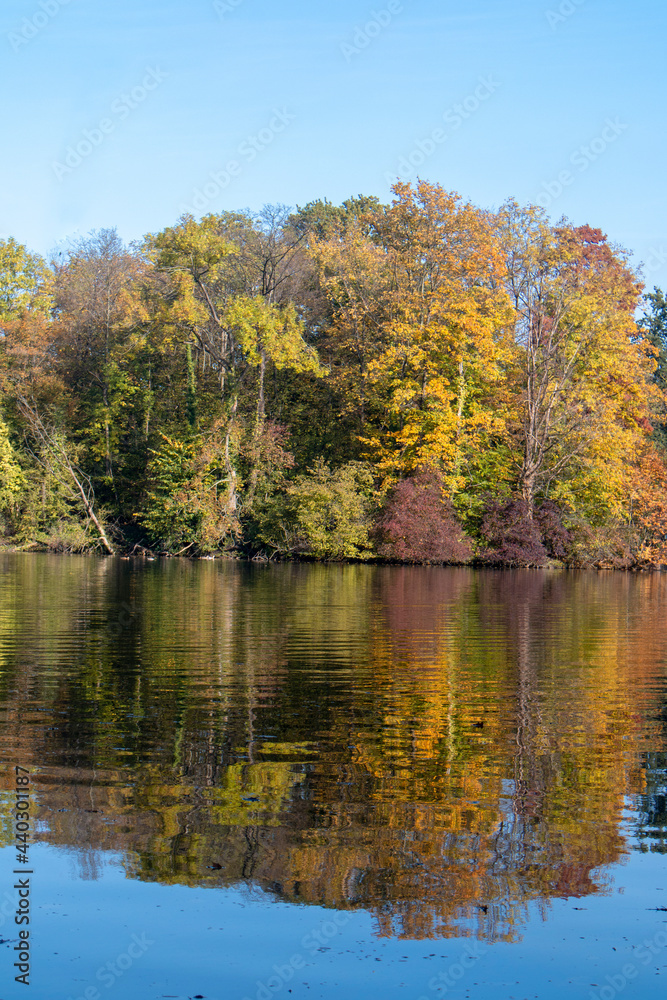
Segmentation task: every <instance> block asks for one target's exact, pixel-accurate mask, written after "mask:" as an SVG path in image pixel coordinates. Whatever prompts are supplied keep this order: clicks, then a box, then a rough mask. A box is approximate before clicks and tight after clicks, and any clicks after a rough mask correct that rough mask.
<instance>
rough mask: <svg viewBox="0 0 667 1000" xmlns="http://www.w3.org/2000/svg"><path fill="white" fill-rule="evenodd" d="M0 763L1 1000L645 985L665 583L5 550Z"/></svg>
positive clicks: (257, 998)
mask: <svg viewBox="0 0 667 1000" xmlns="http://www.w3.org/2000/svg"><path fill="white" fill-rule="evenodd" d="M17 766H18V767H19V768H25V769H26V772H27V778H28V781H29V785H28V786H27V787H28V789H29V800H30V801H29V807H30V808H29V811H30V824H31V827H30V831H29V843H30V846H29V848H28V852H29V853H26V854H19V853H18V852H17V846H16V832H17V831H16V824H17V818H16V817H15V816H14V815H13V814H12V809H13V808H14V804H15V802H16V795H15V788H16V774H17V772H16V770H15V769H16V767H17ZM26 772H23V771H19V772H18V774H20V775H24V773H26ZM0 779H1V783H2V832H1V841H0V844H1V845H2V846H1V848H0V899H1V900H2V904H1V905H0V909H1V913H0V939H1V940H2V944H1V945H0V963H1V966H2V969H1V975H2V978H1V980H0V997H2V1000H8V998H14V997H19V996H21V997H23V996H29V997H32V998H33V1000H42V998H44V1000H68V998H70V997H71V998H72V1000H77V998H85V1000H100V998H102V997H104V998H106V997H111V998H114V997H117V998H118V1000H121V998H125V1000H153V998H156V1000H158V998H160V1000H161V998H163V997H177V998H179V1000H184V998H192V997H196V996H198V997H205V998H206V1000H270V998H272V997H279V998H282V1000H288V998H290V1000H297V998H310V1000H318V998H322V1000H330V998H333V997H341V998H342V997H345V998H349V1000H362V998H363V1000H369V998H374V997H378V998H382V1000H425V998H426V1000H439V998H442V997H447V998H448V1000H464V998H474V1000H486V998H489V997H491V998H493V1000H528V998H531V1000H532V998H541V1000H551V998H556V997H558V998H561V997H563V996H567V997H574V998H578V997H581V998H590V997H599V998H601V1000H613V997H615V996H617V995H619V996H620V995H621V994H622V995H623V997H624V998H627V1000H630V998H642V1000H652V998H654V997H656V998H657V997H664V996H665V994H666V992H667V798H666V793H667V575H659V574H656V575H643V574H637V575H631V574H622V573H595V572H591V573H583V572H582V573H567V572H545V571H503V572H500V571H492V570H488V571H473V570H468V569H447V568H436V567H433V568H402V567H368V566H319V565H294V566H292V565H287V566H274V565H242V564H236V563H220V562H198V563H191V562H184V561H176V560H173V561H166V562H154V563H142V562H140V561H136V562H135V561H122V560H116V559H94V558H67V557H51V556H43V555H18V554H17V555H14V554H5V555H2V556H0ZM21 787H22V788H23V787H24V786H23V785H22V786H21ZM19 846H22V844H21V842H19ZM23 858H27V859H29V860H28V862H27V864H26V863H24V862H23V860H22V859H23ZM15 871H17V872H19V874H15ZM26 872H30V875H29V881H30V907H31V909H30V913H29V916H30V925H29V930H30V938H29V948H30V954H31V960H30V966H31V968H30V983H31V986H30V992H27V991H26V990H25V986H24V985H23V984H22V983H16V982H15V979H14V976H15V975H18V974H20V973H19V972H17V971H16V969H15V968H14V965H13V963H14V961H16V960H17V956H16V948H15V946H17V947H18V943H20V938H19V931H20V930H21V929H23V928H21V927H20V926H19V925H17V924H16V923H15V917H14V914H15V912H16V910H17V906H19V905H20V904H19V903H18V899H19V890H18V889H17V888H15V885H17V884H19V883H20V882H21V880H23V881H24V882H25V879H27V878H28V876H27V875H25V873H26ZM21 873H23V874H21Z"/></svg>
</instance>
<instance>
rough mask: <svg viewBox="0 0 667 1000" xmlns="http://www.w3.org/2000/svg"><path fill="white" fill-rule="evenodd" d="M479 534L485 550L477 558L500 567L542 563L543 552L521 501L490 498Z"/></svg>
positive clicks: (535, 528)
mask: <svg viewBox="0 0 667 1000" xmlns="http://www.w3.org/2000/svg"><path fill="white" fill-rule="evenodd" d="M480 534H481V536H482V538H483V539H484V541H485V542H486V543H487V545H488V549H487V551H486V552H484V553H483V554H482V555H481V556H480V558H481V559H482V560H483V561H484V562H487V563H492V564H493V563H496V564H502V565H504V566H542V565H543V564H544V563H545V562H546V559H547V551H546V549H545V548H544V546H543V545H542V538H541V534H540V528H539V525H538V523H537V521H536V520H531V519H530V518H529V517H528V505H527V503H526V502H525V500H506V501H504V502H503V501H499V500H490V501H489V503H487V505H486V508H485V510H484V520H483V521H482V527H481V529H480Z"/></svg>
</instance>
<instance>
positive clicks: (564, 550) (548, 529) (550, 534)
mask: <svg viewBox="0 0 667 1000" xmlns="http://www.w3.org/2000/svg"><path fill="white" fill-rule="evenodd" d="M535 519H536V520H537V523H538V524H539V526H540V532H541V534H542V544H543V545H544V547H545V548H546V550H547V555H549V556H550V557H551V558H552V559H565V558H566V556H567V555H568V553H569V552H570V550H571V548H572V535H571V534H570V532H569V531H568V530H567V528H566V527H565V526H564V524H563V511H562V508H561V507H559V505H558V504H557V503H555V502H554V501H553V500H545V501H544V502H543V503H541V504H540V505H539V507H536V508H535Z"/></svg>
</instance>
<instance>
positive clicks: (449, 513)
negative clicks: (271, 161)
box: [0, 181, 667, 570]
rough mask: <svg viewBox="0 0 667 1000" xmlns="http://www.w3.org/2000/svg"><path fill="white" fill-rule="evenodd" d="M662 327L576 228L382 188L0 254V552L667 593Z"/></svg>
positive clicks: (655, 303)
mask: <svg viewBox="0 0 667 1000" xmlns="http://www.w3.org/2000/svg"><path fill="white" fill-rule="evenodd" d="M666 390H667V302H666V300H665V296H664V294H663V292H662V291H661V290H660V289H657V288H656V289H654V290H653V291H652V292H649V293H646V292H645V289H644V286H643V284H642V281H641V275H640V273H638V272H637V271H636V270H633V268H632V267H631V265H630V263H629V255H628V253H627V252H626V251H625V250H624V249H622V248H620V247H617V246H615V245H613V244H611V243H610V242H609V240H608V238H607V237H606V236H605V235H604V234H603V233H602V232H601V231H600V230H599V229H595V228H592V227H591V226H589V225H584V226H573V225H571V224H570V223H569V222H568V221H567V220H566V219H560V220H559V221H558V222H556V223H554V222H552V221H550V220H549V219H548V218H547V217H546V215H545V214H544V212H543V210H542V209H540V208H536V207H534V206H528V207H522V206H519V205H518V204H517V203H516V202H515V201H512V200H510V201H508V202H507V203H506V204H505V205H503V206H502V207H501V209H500V210H499V211H497V212H494V213H492V212H489V211H486V210H483V209H480V208H478V207H476V206H474V205H472V204H470V203H466V202H464V201H462V199H461V198H460V197H459V196H458V195H456V194H454V193H451V192H447V191H445V190H443V189H442V188H441V187H440V186H438V185H435V184H430V183H428V182H426V181H420V182H418V183H417V184H416V185H414V186H413V185H409V184H403V183H397V184H396V185H395V186H394V188H393V199H392V201H391V203H390V204H381V203H380V202H379V201H378V200H377V199H376V198H373V197H366V196H362V195H360V196H358V197H356V198H351V199H349V200H348V201H346V202H344V203H343V204H342V205H339V206H336V205H332V204H331V203H329V202H327V201H317V202H312V203H310V204H309V205H306V206H305V207H304V208H297V209H296V210H294V211H291V210H289V209H288V208H286V207H285V206H266V207H265V208H264V209H263V210H262V211H261V212H259V213H257V214H252V213H249V212H224V213H221V214H217V215H214V214H211V215H207V216H205V217H204V218H202V219H201V220H195V219H194V218H193V217H192V216H188V215H186V216H183V217H182V218H181V219H180V220H179V221H178V222H177V223H176V225H174V226H173V227H169V228H167V229H165V230H163V231H162V232H160V233H156V234H151V235H149V236H147V237H146V238H145V239H144V240H143V241H141V242H140V243H138V244H136V245H132V246H126V245H124V244H123V242H122V241H121V239H120V238H119V236H118V235H117V233H116V231H115V230H113V229H107V230H101V231H97V232H93V233H91V234H90V235H89V236H88V237H84V238H82V239H79V240H77V241H75V242H73V243H71V244H69V245H68V246H67V247H65V248H63V249H61V250H59V251H58V252H56V253H54V255H53V257H52V259H51V260H49V261H46V260H44V259H43V258H41V257H39V256H38V255H36V254H33V253H31V252H30V251H29V250H28V249H27V248H26V247H24V246H22V245H21V244H20V243H18V242H17V241H16V240H15V239H13V238H8V239H3V240H0V548H2V549H4V550H5V551H6V550H14V551H52V552H97V553H106V554H109V555H111V554H117V555H120V556H123V557H128V556H130V557H131V556H137V557H143V558H149V559H152V558H157V557H161V556H163V557H172V556H173V557H176V556H178V557H187V558H193V557H199V558H225V559H239V560H248V561H250V560H254V561H256V562H267V561H271V562H273V561H286V560H291V561H313V560H316V561H322V562H344V561H350V562H369V563H390V564H394V563H405V564H449V565H471V566H504V567H544V568H560V567H565V568H568V567H572V568H588V567H590V568H599V569H628V570H629V569H635V570H636V569H660V568H666V567H667V396H666Z"/></svg>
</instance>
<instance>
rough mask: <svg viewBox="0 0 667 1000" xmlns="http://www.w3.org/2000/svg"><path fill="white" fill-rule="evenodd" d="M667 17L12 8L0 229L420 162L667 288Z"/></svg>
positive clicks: (238, 198) (374, 190)
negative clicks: (540, 212)
mask: <svg viewBox="0 0 667 1000" xmlns="http://www.w3.org/2000/svg"><path fill="white" fill-rule="evenodd" d="M666 28H667V13H666V8H665V4H664V2H659V0H635V3H634V4H632V5H630V4H628V3H627V2H625V0H624V2H621V0H508V2H501V0H465V2H464V0H451V2H447V0H402V2H401V0H377V2H376V3H373V2H370V0H335V2H333V0H309V2H306V0H216V2H214V0H3V3H2V11H1V13H0V46H2V47H3V49H4V51H3V59H2V62H1V65H0V73H1V74H2V81H1V85H2V93H3V95H4V100H3V102H2V134H3V137H4V156H3V157H2V159H1V160H0V192H1V200H0V236H7V235H12V236H15V237H16V238H17V239H18V240H19V241H20V242H22V243H25V244H27V245H28V246H29V247H30V248H31V249H33V250H37V251H39V252H41V253H48V252H49V251H50V250H51V249H52V248H54V247H55V246H56V244H57V243H58V242H59V241H61V240H64V239H66V238H68V237H71V236H74V235H77V234H84V233H87V232H89V231H90V230H91V229H94V228H100V227H104V226H116V227H117V228H118V230H119V232H120V234H121V236H122V237H123V238H124V239H126V240H133V239H137V238H139V237H141V236H142V235H143V234H145V233H147V232H150V231H156V230H159V229H161V228H163V227H164V226H167V225H170V224H172V223H174V222H175V221H176V219H177V218H178V217H179V215H180V214H181V213H182V212H183V211H186V210H188V209H190V210H193V211H194V214H196V215H199V214H202V213H205V212H209V211H212V212H217V211H223V210H226V209H237V208H250V209H259V208H260V207H261V206H262V204H264V203H266V202H270V203H277V202H280V203H283V204H287V205H292V206H294V205H297V204H300V205H305V204H306V203H307V202H308V201H310V200H312V199H315V198H320V197H321V198H324V197H326V198H328V199H330V200H331V201H333V202H340V201H342V200H343V199H345V198H346V197H348V196H350V195H352V194H359V193H364V194H375V195H378V196H379V197H380V198H381V199H383V200H388V199H389V198H390V190H389V186H390V181H391V179H392V178H394V177H395V176H397V175H401V176H402V177H403V178H405V179H412V180H414V179H415V178H416V177H417V176H418V175H419V176H422V177H424V178H425V179H427V180H431V181H436V182H438V183H440V184H442V185H443V187H445V188H446V189H448V190H454V191H458V192H459V194H461V195H462V196H463V198H465V199H470V200H471V201H473V202H475V203H476V204H478V205H482V206H485V207H489V208H495V207H498V206H499V205H500V204H502V202H503V201H504V200H505V199H506V198H508V197H510V196H512V197H515V198H517V200H518V201H519V202H521V203H528V202H531V203H541V204H543V205H544V206H545V207H546V208H547V210H548V212H549V214H550V215H551V216H552V217H553V218H558V217H560V216H561V215H566V216H567V217H568V218H570V219H571V220H572V221H573V222H574V223H576V224H581V223H584V222H588V223H590V224H591V225H593V226H598V227H600V228H602V229H603V230H604V231H605V232H607V233H608V234H609V236H610V238H611V239H612V240H613V241H615V242H617V243H620V244H622V245H624V246H625V247H627V248H628V249H629V250H631V251H633V253H634V255H635V256H634V260H635V262H636V263H639V262H640V261H643V262H644V264H645V267H644V271H645V280H646V283H647V285H648V287H649V288H651V287H653V285H659V286H661V287H663V288H667V207H666V199H665V184H664V165H665V163H666V162H667V129H666V128H665V103H666V102H665V91H666V88H665V85H664V75H665V70H664V65H665V58H664V46H665V37H667V32H666V30H665V29H666Z"/></svg>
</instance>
